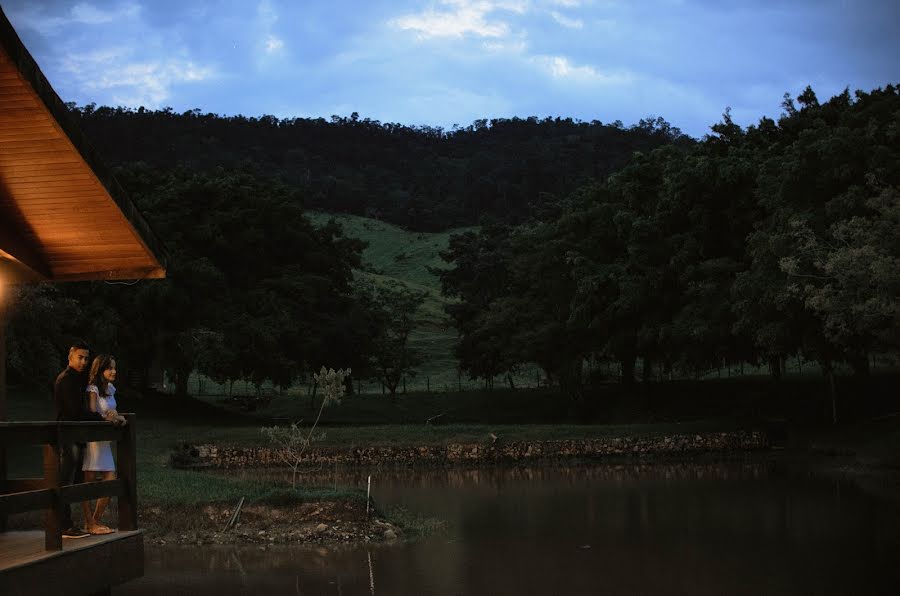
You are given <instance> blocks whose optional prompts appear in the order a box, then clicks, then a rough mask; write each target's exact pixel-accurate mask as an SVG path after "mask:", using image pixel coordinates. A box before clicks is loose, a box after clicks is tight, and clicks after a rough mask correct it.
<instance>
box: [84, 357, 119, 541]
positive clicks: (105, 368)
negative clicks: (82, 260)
mask: <svg viewBox="0 0 900 596" xmlns="http://www.w3.org/2000/svg"><path fill="white" fill-rule="evenodd" d="M115 380H116V360H115V358H113V357H112V356H110V355H108V354H101V355H99V356H97V357H96V358H94V362H93V364H92V365H91V372H90V374H89V375H88V383H89V384H88V387H87V392H88V396H89V402H88V407H89V408H90V410H91V411H92V412H98V413H99V414H100V415H102V416H103V418H104V419H105V420H108V421H110V422H116V423H118V424H124V422H125V419H124V418H123V417H122V416H120V415H119V413H118V412H117V411H116V388H115V386H114V385H113V384H112V382H113V381H115ZM82 470H84V480H85V481H86V482H90V481H92V480H94V481H96V480H115V478H116V462H115V461H114V460H113V454H112V446H111V445H110V442H109V441H94V442H91V443H88V444H87V450H86V451H85V454H84V465H83V467H82ZM107 504H109V497H102V498H100V499H98V500H97V506H96V509H94V511H93V515H92V517H91V518H90V519H88V520H87V522H86V523H87V531H88V532H90V533H91V534H109V533H111V532H113V530H111V529H110V528H109V527H107V526H105V525H103V524H102V523H100V519H101V517H102V516H103V512H104V511H106V506H107Z"/></svg>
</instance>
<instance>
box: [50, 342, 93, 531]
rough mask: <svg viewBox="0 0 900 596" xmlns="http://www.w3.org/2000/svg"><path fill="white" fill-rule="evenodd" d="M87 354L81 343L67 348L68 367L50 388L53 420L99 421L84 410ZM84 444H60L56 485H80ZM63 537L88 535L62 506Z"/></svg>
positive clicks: (86, 512) (85, 509)
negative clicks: (51, 391)
mask: <svg viewBox="0 0 900 596" xmlns="http://www.w3.org/2000/svg"><path fill="white" fill-rule="evenodd" d="M89 357H90V352H89V350H88V346H87V344H86V343H84V342H83V341H76V342H74V343H73V344H72V346H71V347H70V348H69V365H68V366H67V367H66V369H65V370H64V371H62V372H61V373H59V376H58V377H56V384H55V385H54V386H53V400H54V403H55V405H56V419H57V420H67V421H69V420H92V421H97V422H103V421H104V420H103V416H101V415H100V414H99V413H98V412H91V411H90V410H89V409H88V407H87V400H86V395H85V387H87V367H88V359H89ZM84 448H85V444H84V443H69V444H67V445H60V458H59V460H60V461H59V480H60V484H77V483H80V482H84V474H83V473H82V471H81V465H82V461H83V458H84ZM81 505H82V510H83V512H84V519H85V522H86V523H87V524H88V525H90V524H91V523H92V521H93V517H92V514H91V510H90V504H89V503H87V502H83V503H82V504H81ZM62 528H63V533H62V535H63V538H85V537H87V536H90V534H89V533H88V532H85V531H84V530H83V529H81V528H79V527H77V526H75V524H74V522H73V521H72V507H71V505H66V506H65V507H63V515H62Z"/></svg>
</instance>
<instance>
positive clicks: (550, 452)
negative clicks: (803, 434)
mask: <svg viewBox="0 0 900 596" xmlns="http://www.w3.org/2000/svg"><path fill="white" fill-rule="evenodd" d="M767 447H768V439H767V436H766V433H764V432H762V431H739V432H728V433H699V434H690V435H666V436H652V437H621V438H606V439H578V440H565V441H508V442H507V441H503V440H499V441H495V442H483V443H464V444H459V443H451V444H449V445H429V446H424V447H355V448H351V449H340V448H324V447H321V448H314V449H310V450H309V451H308V452H307V453H305V454H304V455H303V457H302V464H303V465H321V464H336V463H337V464H344V465H351V466H352V465H358V466H376V465H384V464H388V465H392V464H401V465H408V464H415V463H424V464H438V465H443V464H458V463H461V464H478V463H495V462H521V461H534V460H540V459H571V458H600V457H605V456H641V455H679V454H690V453H729V452H735V451H749V450H756V449H765V448H767ZM171 460H172V465H174V466H176V467H182V468H207V467H211V468H250V467H265V466H281V465H284V461H283V459H282V457H281V455H280V453H279V452H278V450H277V449H275V448H270V447H226V446H218V445H210V444H205V445H189V444H187V445H184V446H183V447H182V448H181V449H179V450H178V451H176V452H175V453H173V454H172V458H171Z"/></svg>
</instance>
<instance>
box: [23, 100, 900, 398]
mask: <svg viewBox="0 0 900 596" xmlns="http://www.w3.org/2000/svg"><path fill="white" fill-rule="evenodd" d="M72 109H73V113H74V114H75V115H76V117H77V118H78V119H79V120H80V122H81V125H82V126H83V127H84V128H85V129H86V130H87V132H88V134H89V136H90V137H91V138H93V139H95V141H96V143H97V145H98V146H99V148H100V150H101V153H102V154H104V155H106V156H112V158H113V159H112V160H111V161H112V162H113V164H114V166H115V168H114V169H115V174H116V176H117V178H118V180H119V182H120V183H121V184H122V186H123V187H124V188H125V189H126V190H127V191H128V193H129V195H130V196H131V198H132V200H133V201H134V202H135V204H136V205H137V207H138V208H139V209H140V210H141V212H142V213H143V214H144V216H145V217H146V219H147V220H148V221H149V223H150V224H151V227H152V228H153V229H154V230H155V231H156V233H157V235H158V236H159V237H160V239H161V240H162V242H163V244H164V246H165V248H166V251H167V252H168V254H169V256H170V260H169V262H168V263H167V265H168V277H167V279H165V280H159V281H156V280H154V281H138V282H137V283H134V284H131V285H127V284H110V283H104V282H92V283H72V284H64V285H59V286H49V285H39V286H27V287H21V288H18V289H17V294H18V299H17V300H16V301H15V303H14V304H13V305H12V308H11V313H10V322H9V334H8V337H9V350H8V357H9V366H10V372H11V375H12V377H13V379H18V380H27V379H32V378H37V379H40V378H46V379H47V380H48V383H49V381H50V380H52V376H53V371H54V370H55V369H56V368H57V367H58V366H59V364H60V362H61V361H62V360H61V352H60V350H61V349H64V346H65V343H66V341H68V339H69V338H71V337H75V336H79V337H86V338H89V339H90V340H91V341H92V343H93V344H94V345H95V346H97V347H98V348H99V347H103V349H108V350H111V351H114V352H115V353H116V354H117V355H119V356H120V357H121V359H122V360H123V364H125V363H126V362H127V363H128V364H129V365H130V366H132V367H135V368H136V367H137V366H139V364H138V363H143V364H146V363H149V362H151V361H157V362H159V363H160V364H161V365H162V366H163V367H164V368H165V370H166V371H167V372H168V373H169V376H170V377H171V378H172V379H174V380H175V382H176V386H177V390H178V392H179V393H186V392H187V376H188V374H190V372H191V371H193V370H198V371H200V372H202V373H204V374H206V375H208V376H209V377H211V378H212V379H214V380H216V381H218V382H222V383H227V382H228V381H232V380H237V379H244V380H249V381H251V382H254V383H257V384H261V383H262V382H264V381H271V382H272V383H274V384H275V385H276V386H282V387H287V386H289V385H290V384H292V383H294V382H296V381H297V380H298V379H299V378H303V377H304V376H305V375H309V374H310V373H311V372H312V371H315V370H318V369H319V368H320V367H321V366H322V365H325V366H331V367H335V368H338V367H343V368H346V367H349V368H352V369H353V370H354V374H356V375H358V376H366V377H370V378H377V379H380V380H381V381H382V382H383V383H385V385H386V386H387V387H389V388H393V389H395V388H396V386H397V384H398V383H399V381H400V379H401V378H402V375H403V374H405V373H406V372H408V371H410V370H412V369H414V367H415V366H416V365H417V363H418V357H417V355H416V354H415V353H413V352H411V351H410V350H409V349H408V346H407V343H406V339H407V338H408V336H409V334H410V332H411V331H412V329H413V326H414V316H413V314H414V313H415V311H416V309H417V308H418V307H419V305H421V302H422V297H421V296H420V295H417V294H416V293H415V292H411V291H409V290H407V289H405V288H404V287H403V286H401V285H397V284H389V283H380V282H379V283H362V282H361V281H360V280H358V279H355V278H354V271H355V270H358V269H360V268H361V266H362V264H361V261H360V253H361V250H362V249H363V245H362V243H361V242H359V241H358V240H354V239H352V238H347V237H346V236H344V234H343V232H342V230H341V229H340V227H339V226H337V225H328V226H325V227H324V228H321V229H317V228H315V227H313V226H312V225H311V224H310V223H309V221H308V220H307V219H306V218H305V217H304V215H303V211H304V209H306V208H310V207H315V208H319V209H325V210H328V211H350V212H357V213H362V214H369V215H376V216H378V217H381V218H383V219H386V220H388V221H392V222H393V223H400V224H403V225H406V226H407V227H410V228H413V229H418V230H427V229H447V228H451V227H455V226H458V225H461V224H473V223H478V224H480V225H479V228H478V230H477V231H472V232H468V233H465V234H461V235H456V236H454V237H453V238H452V239H451V243H450V246H449V248H448V249H447V251H446V252H445V253H444V258H445V260H446V261H447V262H448V264H449V266H450V268H449V269H447V270H444V271H440V272H438V273H439V275H440V277H441V283H442V286H443V290H444V292H445V294H446V295H448V296H450V297H452V298H453V299H454V300H455V301H454V303H453V304H451V305H450V306H449V307H448V313H449V316H450V319H451V321H452V322H453V324H454V325H455V326H456V328H457V330H458V332H459V337H460V340H459V343H458V346H457V356H458V358H459V362H460V366H461V367H462V369H463V370H465V371H467V372H468V373H469V374H470V375H471V376H472V377H474V378H484V379H488V378H493V377H494V376H497V375H502V374H504V373H511V372H515V371H516V370H517V369H518V368H520V367H522V366H524V365H526V364H537V365H539V366H540V367H541V368H542V369H543V370H544V371H545V372H546V375H547V376H548V377H549V378H550V379H552V380H553V381H554V382H556V383H558V385H559V386H560V387H561V388H562V389H563V391H564V392H565V393H566V394H567V395H569V396H571V397H572V398H574V399H576V400H579V399H581V398H582V397H583V396H584V394H585V390H586V388H588V387H589V386H590V381H591V378H589V373H588V371H590V370H591V369H590V368H589V367H585V365H584V364H585V362H591V361H602V360H610V359H613V360H617V361H619V362H620V364H621V370H622V372H623V374H622V378H623V380H625V382H631V381H632V380H633V379H634V378H635V377H636V376H640V375H643V376H644V377H646V378H647V379H648V380H649V379H650V378H651V377H652V376H653V375H654V373H655V374H656V375H657V376H659V375H660V374H662V375H664V376H665V375H669V374H684V373H690V372H691V371H698V370H705V369H708V368H711V367H716V366H720V365H721V364H722V363H740V362H751V363H766V364H768V365H769V366H770V368H771V370H772V372H773V374H774V375H776V376H777V375H779V374H781V373H782V371H783V365H784V364H783V363H784V361H785V359H786V358H788V357H791V356H794V355H798V354H800V355H802V356H803V357H804V358H806V359H807V360H816V361H818V362H819V363H820V364H821V365H822V368H823V370H824V371H825V372H826V375H831V374H833V371H834V367H835V366H836V365H837V364H840V363H847V364H849V365H850V366H852V367H853V368H854V370H856V371H857V372H858V373H859V374H865V372H866V369H867V366H868V356H869V355H870V354H873V353H884V352H890V353H896V352H897V343H898V342H897V340H898V337H897V334H898V307H897V295H898V289H900V280H898V275H900V274H898V272H900V267H898V266H897V265H898V264H900V263H898V258H900V246H898V243H900V234H898V233H897V231H898V229H900V225H898V222H900V220H898V218H900V214H898V209H900V208H898V184H900V165H898V164H900V155H898V147H900V143H898V140H900V139H898V134H900V99H898V90H897V88H896V87H894V86H891V85H888V86H887V87H885V88H884V89H877V90H874V91H871V92H868V93H866V92H860V91H857V92H856V93H854V94H853V95H851V94H850V93H849V91H847V92H844V93H843V94H841V95H838V96H836V97H833V98H831V99H830V100H828V101H827V102H824V103H821V104H820V103H819V101H818V99H817V98H816V96H815V94H814V93H813V91H812V90H811V89H806V90H805V91H804V92H803V93H802V94H801V95H800V96H799V97H797V99H796V101H795V100H793V99H791V98H790V97H788V96H786V97H785V101H784V104H783V109H784V112H783V113H782V114H781V116H780V117H779V118H778V119H777V121H776V120H773V119H770V118H763V119H761V120H760V121H759V123H758V124H756V125H753V126H749V127H747V128H746V129H743V128H741V127H740V126H738V125H736V124H735V123H734V122H733V121H732V119H731V116H730V113H729V112H728V111H726V112H725V114H724V115H723V117H722V120H721V121H720V122H718V123H716V124H715V125H713V126H712V127H711V132H710V134H709V135H707V136H706V137H704V138H703V139H701V140H699V141H695V140H693V139H690V138H687V137H685V136H684V135H682V134H681V133H680V132H679V131H678V130H677V129H676V128H674V127H672V126H671V125H669V124H668V123H667V122H665V120H663V119H661V118H647V119H645V120H642V121H641V122H640V123H638V124H637V125H635V126H631V127H627V128H626V127H624V126H622V125H621V123H613V124H602V123H600V122H597V121H595V122H590V123H585V122H579V121H573V120H571V119H544V120H539V119H536V118H525V119H520V118H513V119H496V120H491V121H487V120H483V121H477V122H475V123H473V124H472V125H471V126H468V127H466V128H456V129H454V130H452V131H444V130H441V129H435V128H429V127H406V126H401V125H396V124H383V123H379V122H377V121H370V120H368V119H365V120H360V119H359V117H358V116H356V115H352V116H351V117H349V118H338V117H334V118H332V120H331V121H326V120H324V119H288V120H278V119H275V118H271V117H261V118H244V117H231V118H224V117H219V116H216V115H210V114H201V113H199V112H198V111H192V112H187V113H185V114H175V113H173V112H172V111H171V110H169V109H165V110H155V111H150V110H144V109H138V110H131V109H125V108H103V107H101V108H97V107H96V106H93V105H89V106H84V107H82V108H77V107H74V106H73V107H72ZM98 233H101V231H98ZM639 364H640V366H641V368H642V370H640V371H638V370H636V369H637V367H638V365H639ZM393 389H392V390H393Z"/></svg>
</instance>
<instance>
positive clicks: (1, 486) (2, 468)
mask: <svg viewBox="0 0 900 596" xmlns="http://www.w3.org/2000/svg"><path fill="white" fill-rule="evenodd" d="M0 420H3V418H2V417H0ZM6 474H7V472H6V449H4V448H3V446H0V495H3V494H6ZM5 531H6V514H5V513H0V532H5Z"/></svg>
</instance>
